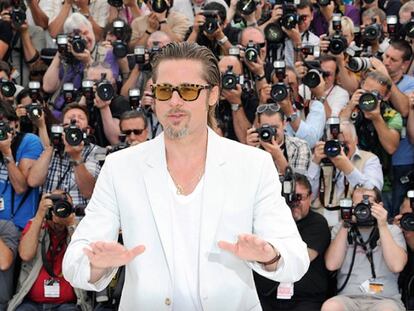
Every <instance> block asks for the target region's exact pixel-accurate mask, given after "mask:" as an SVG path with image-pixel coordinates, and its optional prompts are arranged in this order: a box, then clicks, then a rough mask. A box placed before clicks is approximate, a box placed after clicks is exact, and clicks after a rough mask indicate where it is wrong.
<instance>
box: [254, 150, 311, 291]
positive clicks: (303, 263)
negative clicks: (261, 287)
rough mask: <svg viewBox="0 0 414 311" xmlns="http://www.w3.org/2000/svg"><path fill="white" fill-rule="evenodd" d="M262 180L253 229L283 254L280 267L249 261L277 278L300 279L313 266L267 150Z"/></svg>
mask: <svg viewBox="0 0 414 311" xmlns="http://www.w3.org/2000/svg"><path fill="white" fill-rule="evenodd" d="M263 156H264V159H263V161H262V163H263V165H262V169H261V179H260V180H261V182H260V184H259V186H258V190H257V195H256V201H255V205H254V219H253V233H254V234H256V235H258V236H260V237H261V238H263V239H264V240H266V241H268V242H269V243H270V244H272V245H273V246H274V247H275V248H276V249H277V251H279V252H280V254H281V255H282V259H281V261H280V262H279V264H278V268H277V269H276V271H272V272H269V271H266V270H264V269H263V267H262V265H260V264H259V263H257V262H248V265H249V266H250V267H251V268H252V269H254V270H255V271H256V272H257V273H259V274H261V275H262V276H264V277H266V278H269V279H271V280H274V281H277V282H292V283H293V282H296V281H299V280H300V279H301V278H302V276H303V275H304V274H305V273H306V271H307V270H308V267H309V255H308V252H307V246H306V244H305V243H304V242H303V240H302V238H301V237H300V235H299V231H298V229H297V227H296V224H295V222H294V220H293V217H292V213H291V211H290V208H289V207H288V206H287V204H286V201H285V199H284V198H283V197H282V195H281V185H280V182H279V175H278V174H277V171H276V168H275V165H274V164H273V162H272V159H271V156H270V155H269V154H267V153H266V154H264V155H263Z"/></svg>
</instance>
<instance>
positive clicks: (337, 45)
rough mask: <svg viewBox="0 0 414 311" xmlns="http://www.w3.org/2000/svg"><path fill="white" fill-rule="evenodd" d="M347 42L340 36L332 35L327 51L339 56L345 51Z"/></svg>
mask: <svg viewBox="0 0 414 311" xmlns="http://www.w3.org/2000/svg"><path fill="white" fill-rule="evenodd" d="M346 46H347V41H346V39H345V38H344V37H343V36H341V35H334V36H333V37H332V38H331V40H330V41H329V51H330V52H331V53H332V54H334V55H339V54H341V53H342V52H343V51H345V50H346Z"/></svg>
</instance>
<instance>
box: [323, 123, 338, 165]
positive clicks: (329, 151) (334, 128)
mask: <svg viewBox="0 0 414 311" xmlns="http://www.w3.org/2000/svg"><path fill="white" fill-rule="evenodd" d="M340 127H341V126H340V120H339V118H338V117H330V118H328V119H327V120H326V128H325V130H326V132H325V139H326V142H325V146H324V149H323V151H324V153H325V155H326V156H327V157H328V158H334V157H337V156H338V155H339V154H340V153H341V149H342V145H341V143H340V141H339V140H338V136H339V133H340ZM328 138H329V139H328Z"/></svg>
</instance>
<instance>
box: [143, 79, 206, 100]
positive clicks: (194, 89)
mask: <svg viewBox="0 0 414 311" xmlns="http://www.w3.org/2000/svg"><path fill="white" fill-rule="evenodd" d="M204 89H206V90H210V89H211V85H199V84H189V83H184V84H180V85H178V86H172V85H171V84H166V83H165V84H156V85H151V90H152V95H153V96H154V97H155V98H156V99H158V100H160V101H165V100H169V99H170V98H171V97H172V95H173V93H174V91H177V93H178V95H180V97H181V98H182V99H184V100H185V101H189V102H191V101H194V100H196V99H197V98H198V96H199V95H200V92H201V90H204Z"/></svg>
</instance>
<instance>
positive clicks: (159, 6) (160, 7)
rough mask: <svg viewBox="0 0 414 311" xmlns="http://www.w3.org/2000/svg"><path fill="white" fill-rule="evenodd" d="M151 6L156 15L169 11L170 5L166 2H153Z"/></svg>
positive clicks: (157, 0) (159, 0)
mask: <svg viewBox="0 0 414 311" xmlns="http://www.w3.org/2000/svg"><path fill="white" fill-rule="evenodd" d="M151 6H152V10H153V11H154V12H155V13H164V12H165V11H166V10H167V9H168V5H167V2H166V1H165V0H152V1H151Z"/></svg>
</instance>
